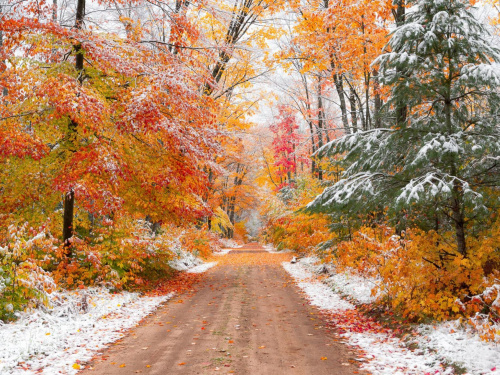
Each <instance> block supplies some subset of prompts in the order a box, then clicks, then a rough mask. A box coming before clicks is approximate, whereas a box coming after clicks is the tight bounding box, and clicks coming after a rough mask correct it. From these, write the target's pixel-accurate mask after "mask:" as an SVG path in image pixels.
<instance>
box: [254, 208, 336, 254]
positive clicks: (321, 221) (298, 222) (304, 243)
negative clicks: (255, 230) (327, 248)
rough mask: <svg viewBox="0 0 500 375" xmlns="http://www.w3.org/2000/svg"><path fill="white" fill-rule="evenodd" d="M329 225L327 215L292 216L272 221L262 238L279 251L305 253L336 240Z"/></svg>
mask: <svg viewBox="0 0 500 375" xmlns="http://www.w3.org/2000/svg"><path fill="white" fill-rule="evenodd" d="M328 224H329V221H328V219H327V217H326V215H320V214H317V215H305V214H290V215H286V216H283V217H279V218H272V219H270V220H269V222H268V224H267V226H266V228H265V229H264V232H263V233H262V238H263V239H264V241H266V242H269V243H272V244H273V245H274V246H276V248H277V249H278V250H283V249H289V250H293V251H296V252H299V253H305V252H308V251H312V250H313V249H315V248H316V247H317V246H318V245H320V244H321V243H324V242H326V241H329V240H331V239H333V238H334V234H333V233H331V232H330V231H329V230H328Z"/></svg>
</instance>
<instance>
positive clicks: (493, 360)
mask: <svg viewBox="0 0 500 375" xmlns="http://www.w3.org/2000/svg"><path fill="white" fill-rule="evenodd" d="M283 266H284V268H285V269H286V270H287V271H288V272H289V273H290V274H291V275H292V276H293V277H294V278H295V279H296V280H297V282H298V284H299V287H300V288H301V289H303V290H304V291H305V292H306V294H307V295H308V296H309V298H310V299H311V303H312V304H313V305H316V306H318V307H319V308H322V309H325V310H329V311H334V312H339V311H342V308H343V307H342V306H345V305H340V306H341V307H340V308H339V307H335V308H333V309H331V308H330V307H329V306H331V304H332V302H333V301H337V300H338V298H339V297H338V295H336V296H335V297H333V298H332V299H331V301H327V302H324V303H322V302H321V301H322V300H323V299H325V300H328V298H329V297H328V296H329V294H330V293H333V292H332V290H331V289H330V288H328V287H326V289H327V290H326V291H322V290H321V289H320V288H318V287H316V286H312V285H315V284H317V283H319V281H317V280H315V276H314V273H321V271H322V270H323V269H324V267H325V265H321V264H319V260H318V259H317V258H314V257H310V258H303V259H301V260H300V263H299V264H293V265H292V264H290V263H284V264H283ZM326 267H327V269H328V270H329V271H330V273H331V272H332V269H331V268H330V267H329V266H326ZM376 282H377V280H370V279H364V278H362V277H359V276H356V275H351V274H349V273H338V274H335V273H334V272H333V275H332V276H330V277H328V278H327V279H326V280H325V283H326V284H327V285H329V286H331V287H332V288H333V289H335V290H336V291H339V292H340V293H341V294H343V295H348V296H349V297H350V298H353V300H355V301H358V302H360V303H371V302H373V301H374V300H375V296H372V294H371V290H372V289H373V287H374V286H375V283H376ZM307 284H309V285H307ZM323 285H325V284H323ZM334 294H335V293H334ZM343 328H346V327H343ZM347 328H348V327H347ZM417 332H418V333H419V335H418V336H417V337H415V338H414V339H413V340H412V341H413V342H415V343H417V344H418V346H419V348H421V349H419V350H420V351H418V350H417V351H414V352H411V351H409V350H408V349H406V348H405V347H404V344H403V343H402V342H401V341H400V340H399V339H397V338H395V337H391V336H388V335H387V334H385V333H380V332H369V330H366V331H364V332H346V334H344V337H346V338H347V340H348V343H349V344H350V345H354V346H358V347H360V348H361V349H363V350H364V351H365V352H366V353H367V358H368V359H369V361H368V362H367V363H365V364H364V365H363V368H365V369H367V370H368V371H370V372H372V373H373V374H425V373H427V372H430V373H433V374H434V373H437V374H446V373H449V371H450V370H443V369H442V368H441V367H440V366H439V362H449V363H455V364H457V365H460V366H462V367H464V368H465V369H466V371H468V374H471V375H472V374H474V375H482V374H492V375H494V374H496V375H500V346H499V345H497V344H495V343H491V342H485V341H483V340H481V339H480V337H479V335H478V334H477V333H474V332H473V331H472V329H467V328H464V327H463V326H461V325H460V323H459V322H458V321H453V322H445V323H440V324H438V325H424V324H422V325H420V326H418V327H417ZM434 352H436V353H434ZM398 363H399V364H401V366H402V367H401V368H405V369H404V370H402V369H399V370H398V368H397V367H395V365H397V364H398ZM436 371H437V372H436Z"/></svg>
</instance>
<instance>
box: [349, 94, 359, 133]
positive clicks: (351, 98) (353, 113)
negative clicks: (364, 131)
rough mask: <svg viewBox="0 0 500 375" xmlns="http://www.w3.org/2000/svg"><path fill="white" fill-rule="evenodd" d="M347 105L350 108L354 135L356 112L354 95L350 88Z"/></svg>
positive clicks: (356, 127) (356, 119) (356, 128)
mask: <svg viewBox="0 0 500 375" xmlns="http://www.w3.org/2000/svg"><path fill="white" fill-rule="evenodd" d="M349 104H350V107H351V124H352V132H353V133H356V132H357V130H358V113H357V112H356V94H355V93H354V90H353V89H352V88H351V89H350V90H349Z"/></svg>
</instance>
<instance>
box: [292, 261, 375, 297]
mask: <svg viewBox="0 0 500 375" xmlns="http://www.w3.org/2000/svg"><path fill="white" fill-rule="evenodd" d="M300 263H301V264H302V265H303V266H304V267H306V268H307V269H308V270H310V271H312V272H313V273H321V272H322V270H323V269H326V270H328V273H329V274H331V276H330V277H328V279H327V280H326V281H325V282H326V283H327V284H328V285H329V286H331V287H332V288H333V289H335V290H336V291H338V292H339V293H340V294H343V295H347V296H349V297H350V298H353V299H354V301H357V302H359V303H372V302H374V301H375V300H376V299H377V296H376V295H372V290H373V289H374V288H375V287H376V286H377V285H378V283H379V280H376V279H368V278H364V277H360V276H357V275H354V274H352V273H349V272H339V273H337V272H335V270H334V268H333V267H332V266H330V265H328V264H320V260H319V259H318V258H316V257H307V258H302V259H301V260H300Z"/></svg>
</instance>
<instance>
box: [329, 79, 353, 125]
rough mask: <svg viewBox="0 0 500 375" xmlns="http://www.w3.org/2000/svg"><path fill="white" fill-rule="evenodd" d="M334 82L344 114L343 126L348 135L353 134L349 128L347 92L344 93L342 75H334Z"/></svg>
mask: <svg viewBox="0 0 500 375" xmlns="http://www.w3.org/2000/svg"><path fill="white" fill-rule="evenodd" d="M333 82H334V83H335V88H336V89H337V95H338V97H339V103H340V111H341V113H342V125H343V126H344V130H345V132H346V133H347V134H351V133H352V131H351V129H350V128H349V121H348V119H347V106H346V102H345V92H344V82H343V78H342V75H341V74H337V73H334V74H333Z"/></svg>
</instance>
